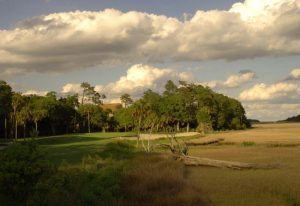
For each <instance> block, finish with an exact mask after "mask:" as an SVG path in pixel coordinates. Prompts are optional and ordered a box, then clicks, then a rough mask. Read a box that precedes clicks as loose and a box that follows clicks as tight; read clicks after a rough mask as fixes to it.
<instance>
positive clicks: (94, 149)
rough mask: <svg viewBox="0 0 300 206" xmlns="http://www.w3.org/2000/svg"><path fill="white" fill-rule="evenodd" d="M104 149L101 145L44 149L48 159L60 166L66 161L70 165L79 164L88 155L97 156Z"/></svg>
mask: <svg viewBox="0 0 300 206" xmlns="http://www.w3.org/2000/svg"><path fill="white" fill-rule="evenodd" d="M103 147H104V144H103V145H99V144H84V145H69V146H61V147H55V146H51V147H44V150H45V151H46V154H47V158H48V159H49V160H50V161H51V162H53V163H55V164H60V163H61V162H63V161H66V162H68V163H70V164H79V163H81V160H82V158H83V157H84V156H86V155H96V154H97V153H98V152H99V151H101V150H102V149H103Z"/></svg>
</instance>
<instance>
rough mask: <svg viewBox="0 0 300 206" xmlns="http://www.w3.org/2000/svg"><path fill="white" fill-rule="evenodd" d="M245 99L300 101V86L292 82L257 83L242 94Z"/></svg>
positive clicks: (241, 96) (242, 98)
mask: <svg viewBox="0 0 300 206" xmlns="http://www.w3.org/2000/svg"><path fill="white" fill-rule="evenodd" d="M240 99H241V100H243V101H285V102H289V101H299V99H300V86H299V85H297V84H292V83H283V82H280V83H276V84H270V85H267V84H264V83H261V84H256V85H254V86H253V87H252V88H250V89H246V90H244V91H243V92H241V94H240Z"/></svg>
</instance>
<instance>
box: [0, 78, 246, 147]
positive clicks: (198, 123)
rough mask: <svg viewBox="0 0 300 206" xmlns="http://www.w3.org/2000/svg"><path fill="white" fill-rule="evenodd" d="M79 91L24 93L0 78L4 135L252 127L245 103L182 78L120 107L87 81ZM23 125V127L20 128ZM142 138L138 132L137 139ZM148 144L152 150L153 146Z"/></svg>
mask: <svg viewBox="0 0 300 206" xmlns="http://www.w3.org/2000/svg"><path fill="white" fill-rule="evenodd" d="M81 88H82V93H81V94H80V95H81V96H80V98H81V104H79V100H78V98H79V94H74V95H71V96H65V97H60V98H58V97H57V94H56V93H55V92H49V93H48V94H47V95H46V96H37V95H31V96H24V95H21V94H19V93H14V92H12V91H11V88H10V86H9V85H8V84H6V83H5V82H3V81H1V82H0V106H1V107H0V125H1V127H0V136H1V137H3V136H5V137H10V138H12V137H15V138H18V137H20V136H22V137H27V136H29V135H30V133H32V131H33V130H35V134H39V135H40V136H44V135H59V134H65V133H71V132H72V133H75V132H89V133H90V132H92V131H99V130H100V131H101V130H102V131H103V132H106V131H107V130H108V131H119V130H120V131H125V132H127V131H137V133H138V134H140V133H142V132H144V133H145V132H147V133H152V132H166V133H175V132H180V131H182V130H183V129H185V131H187V132H189V131H190V129H192V130H194V131H195V130H196V129H198V130H200V131H202V132H206V131H209V130H228V129H229V130H230V129H234V130H238V129H245V128H248V127H250V123H249V121H248V120H247V118H246V116H245V110H244V108H243V106H242V105H241V103H240V102H239V101H237V100H235V99H232V98H229V97H227V96H224V95H222V94H218V93H216V92H213V91H212V90H211V89H210V88H208V87H203V86H201V85H195V84H189V83H187V82H184V81H180V82H179V85H176V84H175V83H174V82H172V81H171V80H169V81H167V83H166V85H165V91H163V92H162V93H161V94H160V93H157V92H154V91H152V90H147V91H145V92H144V94H143V96H142V97H141V98H140V99H137V100H136V101H133V100H132V98H131V97H130V95H129V94H126V93H125V94H123V95H122V96H121V97H120V99H121V101H122V102H123V104H124V105H125V107H124V108H122V109H119V110H117V111H114V112H112V111H103V109H102V108H101V107H100V104H101V103H102V99H103V98H105V95H104V94H100V93H99V92H96V91H95V87H93V86H92V85H90V84H89V83H87V82H83V83H82V84H81ZM20 126H22V127H23V129H22V130H20V131H19V130H18V129H19V127H20ZM137 140H138V141H137V143H138V142H139V135H138V139H137ZM149 148H150V147H149V145H148V149H149Z"/></svg>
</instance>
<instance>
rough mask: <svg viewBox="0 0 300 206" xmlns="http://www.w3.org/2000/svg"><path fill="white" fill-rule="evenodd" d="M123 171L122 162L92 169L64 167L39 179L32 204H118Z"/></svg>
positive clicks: (67, 205)
mask: <svg viewBox="0 0 300 206" xmlns="http://www.w3.org/2000/svg"><path fill="white" fill-rule="evenodd" d="M122 174H123V169H122V166H121V165H118V164H116V165H114V166H107V167H104V168H101V170H92V171H87V170H85V169H81V168H64V170H62V171H59V172H57V173H56V174H54V175H53V176H52V177H51V178H48V179H45V180H44V181H41V182H39V183H38V185H37V190H36V193H35V194H34V196H33V197H32V200H31V205H39V206H52V205H65V206H81V205H99V206H101V205H114V204H116V203H117V202H118V200H119V199H120V194H121V193H120V180H121V176H122Z"/></svg>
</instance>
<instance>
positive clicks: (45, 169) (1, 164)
mask: <svg viewBox="0 0 300 206" xmlns="http://www.w3.org/2000/svg"><path fill="white" fill-rule="evenodd" d="M55 170H56V168H55V167H54V166H53V165H51V164H50V163H49V162H48V161H47V160H46V159H45V154H44V153H43V152H41V150H40V149H39V148H38V145H37V144H36V142H35V141H27V142H22V143H15V144H13V145H11V146H9V147H8V148H7V149H5V150H4V151H2V152H1V155H0V196H1V197H0V198H1V202H2V203H3V202H5V203H6V204H7V205H10V204H12V205H15V204H16V203H18V202H26V201H27V199H28V196H29V195H30V194H32V193H33V192H34V189H35V185H36V184H37V183H38V182H39V180H40V179H41V178H43V177H47V176H49V175H51V174H52V173H53V172H54V171H55Z"/></svg>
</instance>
